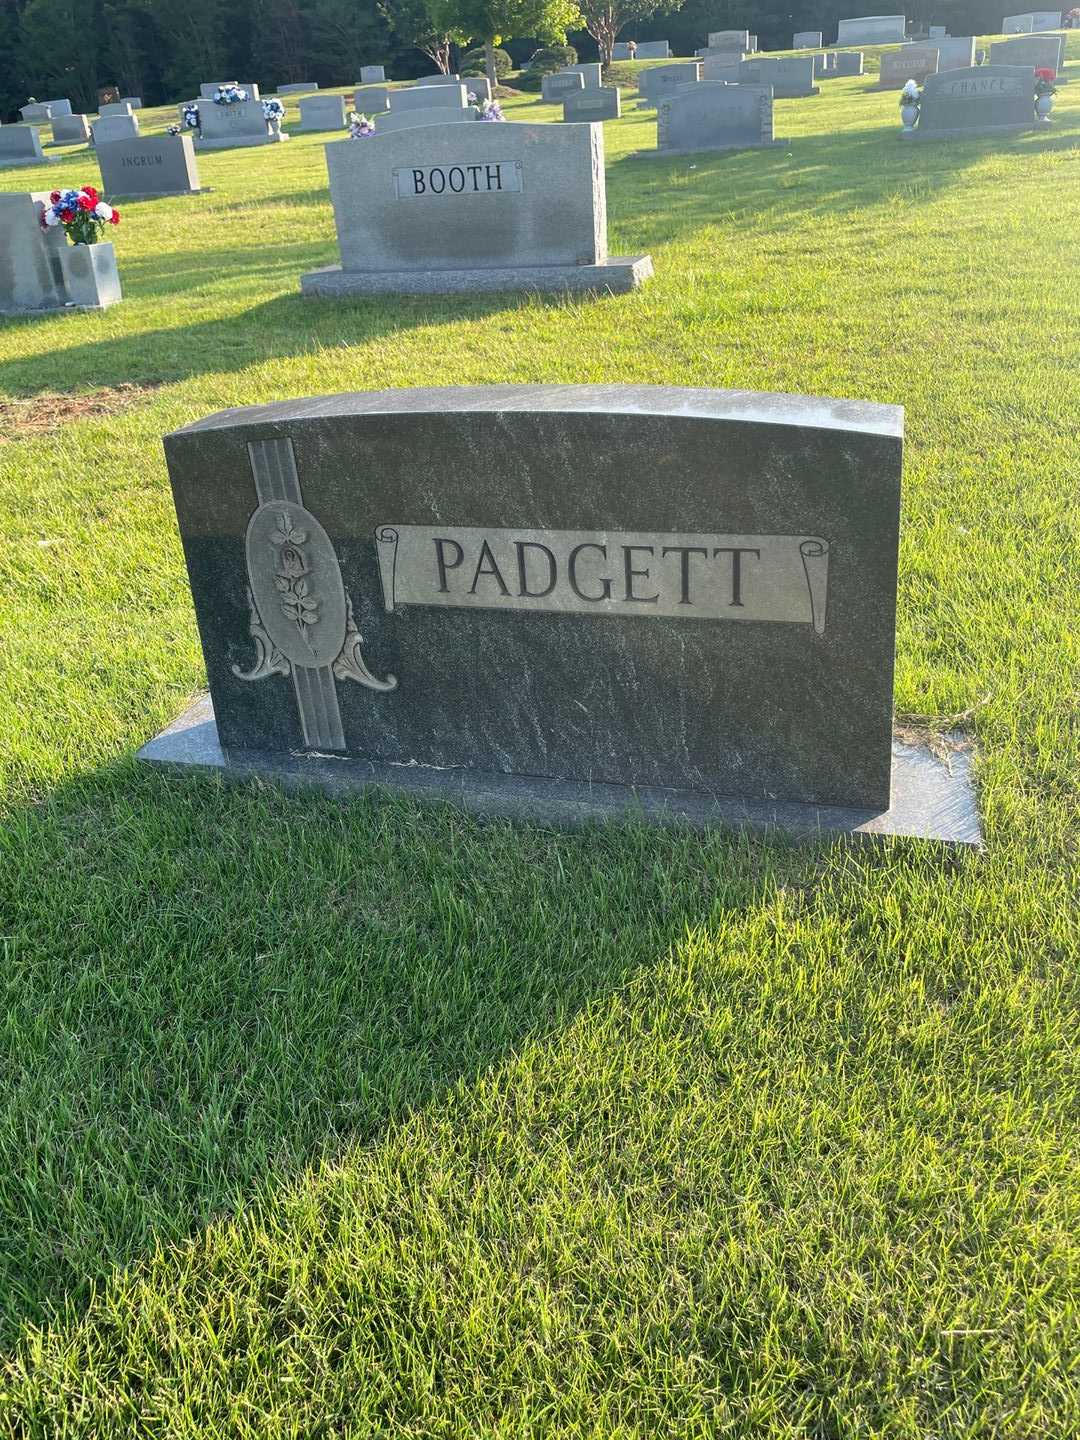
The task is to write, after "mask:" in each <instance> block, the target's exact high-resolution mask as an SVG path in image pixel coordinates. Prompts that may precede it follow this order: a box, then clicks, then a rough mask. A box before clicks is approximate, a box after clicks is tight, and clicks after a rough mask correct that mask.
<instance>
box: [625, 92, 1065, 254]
mask: <svg viewBox="0 0 1080 1440" xmlns="http://www.w3.org/2000/svg"><path fill="white" fill-rule="evenodd" d="M807 103H809V102H807ZM779 124H780V122H778V125H779ZM1078 144H1080V117H1077V119H1076V120H1075V121H1074V122H1072V123H1070V124H1062V126H1061V127H1060V128H1059V129H1057V130H1055V131H1054V132H1047V133H1045V134H1044V133H1042V132H1037V131H1031V132H1021V133H1018V134H1016V135H1008V136H994V135H981V136H971V137H970V138H967V139H963V140H947V141H910V140H903V139H901V135H900V127H899V125H898V126H897V128H896V131H895V134H894V133H892V132H888V131H882V129H881V128H880V127H877V128H871V129H866V130H860V131H843V132H840V133H837V134H835V135H834V134H828V135H804V136H796V137H793V138H792V139H791V141H790V142H789V144H787V145H785V146H777V147H776V148H775V149H765V150H738V151H727V152H717V151H701V152H699V153H697V154H689V155H678V156H664V155H661V154H659V153H658V152H656V151H649V150H639V151H636V152H633V153H631V154H629V155H625V156H621V157H620V158H619V159H617V160H615V161H614V162H613V163H612V164H611V165H610V166H609V168H608V181H609V187H608V206H609V214H610V216H611V218H612V219H613V220H615V221H616V222H617V223H618V224H619V226H620V229H621V230H622V232H623V234H624V235H628V236H632V237H633V240H632V242H629V243H631V246H632V248H633V249H635V250H637V249H645V250H647V249H649V248H650V247H657V246H660V245H664V244H671V243H678V242H680V241H685V240H687V239H688V238H689V237H690V236H691V235H692V234H693V233H694V232H695V231H696V230H698V229H700V228H701V227H702V226H704V225H707V224H714V223H716V222H717V221H721V220H722V221H723V223H724V225H725V226H727V227H735V228H736V229H744V230H746V229H754V228H756V227H758V226H760V225H761V223H762V220H763V218H765V217H767V220H768V226H769V229H770V231H772V232H774V233H776V232H778V231H783V230H785V229H794V228H801V227H805V226H806V224H807V222H812V221H813V220H814V219H815V218H816V217H821V218H823V219H836V218H837V217H842V216H844V215H845V214H849V213H851V212H852V211H855V210H863V209H868V208H872V207H874V206H886V205H890V204H894V203H897V202H900V203H905V204H906V203H911V199H912V196H913V194H917V198H918V201H919V203H925V202H926V201H928V200H930V199H932V198H933V196H934V195H935V194H936V193H938V192H940V191H943V190H946V189H948V188H950V187H951V186H954V185H957V184H959V183H961V181H962V180H963V177H964V173H965V172H966V171H967V170H968V169H970V168H971V167H972V166H973V165H976V164H978V163H979V162H980V161H981V160H983V159H985V158H986V157H987V156H989V155H1009V154H1015V153H1025V152H1026V153H1027V154H1044V153H1047V152H1050V153H1053V152H1056V151H1072V150H1075V149H1076V148H1077V146H1078Z"/></svg>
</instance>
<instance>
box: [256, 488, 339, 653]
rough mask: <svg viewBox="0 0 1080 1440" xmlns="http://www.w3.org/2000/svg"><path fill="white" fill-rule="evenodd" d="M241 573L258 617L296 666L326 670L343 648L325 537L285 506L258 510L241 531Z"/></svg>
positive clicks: (300, 511)
mask: <svg viewBox="0 0 1080 1440" xmlns="http://www.w3.org/2000/svg"><path fill="white" fill-rule="evenodd" d="M247 567H248V578H249V579H250V581H251V593H252V595H253V596H254V599H255V604H256V606H257V608H258V611H259V616H260V618H261V620H262V623H263V625H264V626H265V628H266V630H267V632H268V634H269V635H270V636H271V638H272V639H273V641H274V643H275V644H276V645H277V647H278V649H279V650H280V651H281V652H282V654H283V655H285V656H287V657H288V659H290V660H291V661H293V663H294V664H296V665H313V666H317V665H330V664H331V663H332V662H333V661H334V660H336V659H337V657H338V656H339V655H340V654H341V650H342V646H343V645H344V644H345V628H346V604H345V588H344V585H343V584H342V579H341V569H340V566H339V565H338V559H337V555H336V554H335V553H334V547H333V544H332V543H331V540H330V537H329V535H327V533H326V531H325V530H324V529H323V527H322V526H321V525H320V524H319V522H318V520H316V519H315V516H314V515H312V514H311V513H310V511H308V510H305V509H304V508H303V506H302V505H293V504H291V503H290V502H289V501H287V500H270V501H268V502H267V503H266V504H265V505H260V506H259V508H258V510H256V511H255V513H254V515H252V517H251V519H250V520H249V521H248V528H247Z"/></svg>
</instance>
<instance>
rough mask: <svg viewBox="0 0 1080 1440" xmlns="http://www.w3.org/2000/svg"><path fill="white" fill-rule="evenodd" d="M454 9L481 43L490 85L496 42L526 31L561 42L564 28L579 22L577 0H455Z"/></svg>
mask: <svg viewBox="0 0 1080 1440" xmlns="http://www.w3.org/2000/svg"><path fill="white" fill-rule="evenodd" d="M455 13H456V14H457V17H458V21H459V24H460V26H461V28H462V29H463V30H464V31H465V32H466V33H467V34H468V35H469V38H470V39H472V40H474V41H479V42H480V43H481V44H482V45H483V47H484V61H485V68H486V70H487V78H488V79H489V80H490V81H491V86H492V89H494V88H495V86H496V85H497V84H498V83H499V77H498V74H497V73H496V68H495V47H496V46H497V45H499V44H501V43H502V42H504V41H506V40H513V39H514V38H515V37H517V38H521V37H522V36H526V35H527V36H529V37H530V38H531V39H536V40H540V41H546V42H547V43H549V44H555V45H561V44H562V43H563V42H564V41H565V40H566V32H567V30H570V29H572V28H573V27H574V26H575V25H579V24H580V23H581V11H580V9H579V8H578V4H577V0H457V4H456V9H455Z"/></svg>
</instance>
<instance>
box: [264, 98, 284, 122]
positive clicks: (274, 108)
mask: <svg viewBox="0 0 1080 1440" xmlns="http://www.w3.org/2000/svg"><path fill="white" fill-rule="evenodd" d="M262 107H263V119H264V120H276V121H277V123H278V124H279V125H280V124H281V122H282V120H284V119H285V106H284V105H283V104H282V103H281V101H280V100H277V99H273V98H271V99H269V100H264V101H263V102H262Z"/></svg>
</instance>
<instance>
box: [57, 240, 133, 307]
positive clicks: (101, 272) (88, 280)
mask: <svg viewBox="0 0 1080 1440" xmlns="http://www.w3.org/2000/svg"><path fill="white" fill-rule="evenodd" d="M60 268H61V270H62V271H63V274H64V286H65V289H66V290H67V298H68V304H70V305H79V306H82V307H85V308H86V309H90V310H104V309H105V307H106V306H107V305H115V304H116V303H117V301H118V300H122V299H123V298H124V297H123V295H122V294H121V293H120V272H119V271H118V270H117V268H116V251H115V249H114V248H113V246H112V243H111V242H110V241H108V240H101V241H98V243H97V244H96V245H67V246H65V247H64V249H63V250H61V251H60Z"/></svg>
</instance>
